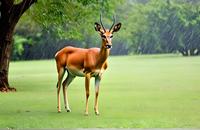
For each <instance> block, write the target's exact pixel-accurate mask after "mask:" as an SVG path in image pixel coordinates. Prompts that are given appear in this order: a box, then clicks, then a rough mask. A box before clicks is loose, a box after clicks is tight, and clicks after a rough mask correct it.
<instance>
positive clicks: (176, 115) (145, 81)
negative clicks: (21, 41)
mask: <svg viewBox="0 0 200 130" xmlns="http://www.w3.org/2000/svg"><path fill="white" fill-rule="evenodd" d="M56 81H57V73H56V67H55V62H54V60H42V61H23V62H12V63H11V65H10V84H11V86H14V87H16V88H17V92H16V93H0V128H82V127H83V128H85V127H100V128H102V127H103V128H104V127H111V128H113V127H114V128H174V127H176V128H177V127H178V128H200V57H182V56H177V55H151V56H148V55H147V56H121V57H110V58H109V68H108V70H107V71H106V72H105V73H104V76H103V79H102V83H101V88H100V98H99V109H100V116H96V115H95V114H94V111H93V105H94V79H92V82H91V86H90V88H91V96H90V99H89V102H90V104H89V116H84V108H85V91H84V78H78V77H77V78H76V79H75V80H74V81H73V82H72V84H71V85H70V87H69V90H68V95H69V103H70V106H71V109H72V112H71V113H67V112H65V111H64V105H63V100H62V102H61V103H62V113H57V108H56V107H57V103H56ZM62 97H63V96H62V93H61V98H62Z"/></svg>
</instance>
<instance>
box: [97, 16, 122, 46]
mask: <svg viewBox="0 0 200 130" xmlns="http://www.w3.org/2000/svg"><path fill="white" fill-rule="evenodd" d="M121 25H122V24H121V23H117V24H115V17H114V16H113V24H112V26H111V27H110V29H105V28H104V26H103V23H102V20H101V15H100V24H99V23H97V22H95V30H96V31H97V32H99V34H100V36H101V39H102V47H104V48H106V49H110V48H112V37H113V33H114V32H117V31H119V29H120V28H121Z"/></svg>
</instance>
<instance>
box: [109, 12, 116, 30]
mask: <svg viewBox="0 0 200 130" xmlns="http://www.w3.org/2000/svg"><path fill="white" fill-rule="evenodd" d="M114 25H115V16H114V15H113V24H112V26H111V28H110V30H109V32H110V31H111V30H112V28H113V26H114Z"/></svg>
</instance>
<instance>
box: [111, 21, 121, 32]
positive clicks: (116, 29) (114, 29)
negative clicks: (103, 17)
mask: <svg viewBox="0 0 200 130" xmlns="http://www.w3.org/2000/svg"><path fill="white" fill-rule="evenodd" d="M121 26H122V24H121V23H118V24H116V25H115V26H114V27H113V31H112V32H117V31H119V29H120V28H121Z"/></svg>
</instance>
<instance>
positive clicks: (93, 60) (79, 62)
mask: <svg viewBox="0 0 200 130" xmlns="http://www.w3.org/2000/svg"><path fill="white" fill-rule="evenodd" d="M120 28H121V23H118V24H115V18H114V17H113V24H112V26H111V28H110V29H105V28H104V26H103V24H102V20H101V15H100V24H99V23H97V22H95V30H96V31H97V32H99V34H100V36H101V39H102V43H101V48H89V49H83V48H76V47H71V46H67V47H65V48H63V49H61V50H60V51H58V52H57V53H56V55H55V60H56V65H57V72H58V82H57V100H58V101H57V102H58V107H57V108H58V112H61V107H60V88H61V83H62V79H63V76H64V74H65V72H66V71H67V73H68V75H67V77H66V79H65V80H64V81H63V83H62V86H63V96H64V104H65V109H66V110H67V112H71V110H70V107H69V103H68V97H67V88H68V86H69V85H70V83H71V82H72V81H73V79H74V78H75V77H76V76H79V77H85V91H86V108H85V115H88V98H89V95H90V91H89V90H90V89H89V85H90V79H91V77H94V78H95V104H94V111H95V114H96V115H99V110H98V95H99V84H100V81H101V77H102V74H103V72H104V71H105V70H106V68H107V67H108V65H107V58H108V56H109V53H110V49H111V48H112V37H113V33H114V32H117V31H119V29H120Z"/></svg>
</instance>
